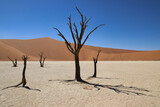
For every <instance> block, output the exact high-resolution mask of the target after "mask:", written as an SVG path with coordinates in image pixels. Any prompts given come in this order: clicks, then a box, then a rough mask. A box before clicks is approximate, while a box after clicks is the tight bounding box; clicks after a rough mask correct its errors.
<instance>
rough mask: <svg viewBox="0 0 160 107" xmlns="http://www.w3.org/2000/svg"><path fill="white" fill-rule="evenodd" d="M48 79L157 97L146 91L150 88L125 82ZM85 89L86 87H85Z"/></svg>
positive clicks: (128, 93)
mask: <svg viewBox="0 0 160 107" xmlns="http://www.w3.org/2000/svg"><path fill="white" fill-rule="evenodd" d="M48 81H60V82H67V83H68V82H70V83H74V84H76V83H82V84H87V85H89V86H93V87H94V88H97V90H100V89H101V88H106V89H110V90H112V91H114V92H116V93H123V94H126V95H138V96H150V97H155V96H153V95H148V94H145V93H148V92H151V91H150V90H147V89H144V88H137V87H133V86H124V85H123V84H120V85H103V84H94V83H90V82H87V81H84V80H83V81H76V80H48ZM84 89H85V88H84Z"/></svg>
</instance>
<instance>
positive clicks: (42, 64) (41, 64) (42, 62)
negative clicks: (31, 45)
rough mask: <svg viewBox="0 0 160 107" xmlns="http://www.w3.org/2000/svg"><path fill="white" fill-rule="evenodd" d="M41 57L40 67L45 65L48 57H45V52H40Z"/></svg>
mask: <svg viewBox="0 0 160 107" xmlns="http://www.w3.org/2000/svg"><path fill="white" fill-rule="evenodd" d="M39 57H40V59H39V62H40V67H44V61H45V59H46V57H43V52H41V53H40V54H39Z"/></svg>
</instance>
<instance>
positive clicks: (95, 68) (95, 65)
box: [92, 61, 97, 77]
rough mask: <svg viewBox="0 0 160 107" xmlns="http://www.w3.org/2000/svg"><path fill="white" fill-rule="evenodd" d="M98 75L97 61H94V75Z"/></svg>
mask: <svg viewBox="0 0 160 107" xmlns="http://www.w3.org/2000/svg"><path fill="white" fill-rule="evenodd" d="M96 76H97V63H96V62H95V61H94V74H93V76H92V77H96Z"/></svg>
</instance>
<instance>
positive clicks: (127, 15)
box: [0, 0, 160, 50]
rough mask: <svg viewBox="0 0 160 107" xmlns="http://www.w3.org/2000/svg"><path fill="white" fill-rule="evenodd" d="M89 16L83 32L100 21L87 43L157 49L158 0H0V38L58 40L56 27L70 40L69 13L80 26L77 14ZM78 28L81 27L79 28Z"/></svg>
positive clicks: (159, 37) (159, 39) (159, 41)
mask: <svg viewBox="0 0 160 107" xmlns="http://www.w3.org/2000/svg"><path fill="white" fill-rule="evenodd" d="M75 6H77V7H78V8H79V9H80V11H81V12H82V13H83V15H84V16H87V18H90V17H92V20H91V21H90V22H89V23H88V27H87V29H86V32H85V35H84V36H86V34H87V33H88V32H89V31H91V30H92V29H93V28H94V27H95V26H97V25H99V24H105V26H102V27H100V28H99V29H97V30H96V31H95V32H94V33H93V34H92V35H91V36H90V37H89V39H88V41H87V42H86V45H92V46H99V47H109V48H119V49H132V50H160V0H0V39H32V38H41V37H50V38H53V39H56V40H61V41H63V39H61V38H60V37H59V36H57V31H55V30H53V29H52V27H57V28H58V29H59V30H60V31H61V32H62V33H63V34H64V35H65V36H66V38H67V39H68V40H69V41H70V42H72V38H71V34H70V32H69V28H68V25H67V23H68V19H67V17H68V16H70V15H71V16H72V21H73V22H76V25H77V26H79V21H80V18H81V17H80V15H79V14H78V12H77V11H76V9H75ZM78 28H80V26H79V27H78Z"/></svg>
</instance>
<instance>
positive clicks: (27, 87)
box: [2, 85, 41, 92]
mask: <svg viewBox="0 0 160 107" xmlns="http://www.w3.org/2000/svg"><path fill="white" fill-rule="evenodd" d="M14 87H15V88H25V89H28V90H35V91H39V92H41V90H40V89H34V88H30V87H29V86H24V87H23V86H17V85H13V86H8V87H5V88H3V89H2V90H5V89H8V88H14Z"/></svg>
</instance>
